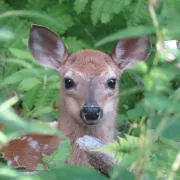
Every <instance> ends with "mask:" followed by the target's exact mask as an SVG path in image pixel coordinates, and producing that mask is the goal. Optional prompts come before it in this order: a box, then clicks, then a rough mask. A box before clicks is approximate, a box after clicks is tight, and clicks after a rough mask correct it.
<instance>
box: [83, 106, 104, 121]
mask: <svg viewBox="0 0 180 180" xmlns="http://www.w3.org/2000/svg"><path fill="white" fill-rule="evenodd" d="M81 112H82V113H83V116H84V118H85V119H86V120H98V119H99V117H100V116H101V112H102V110H101V108H100V107H98V106H85V107H83V109H82V111H81Z"/></svg>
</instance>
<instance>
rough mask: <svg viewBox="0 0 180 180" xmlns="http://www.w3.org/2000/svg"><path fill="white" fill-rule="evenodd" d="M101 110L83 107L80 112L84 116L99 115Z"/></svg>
mask: <svg viewBox="0 0 180 180" xmlns="http://www.w3.org/2000/svg"><path fill="white" fill-rule="evenodd" d="M100 111H101V109H100V108H99V107H84V108H83V110H82V112H83V113H84V114H87V113H94V114H96V113H100Z"/></svg>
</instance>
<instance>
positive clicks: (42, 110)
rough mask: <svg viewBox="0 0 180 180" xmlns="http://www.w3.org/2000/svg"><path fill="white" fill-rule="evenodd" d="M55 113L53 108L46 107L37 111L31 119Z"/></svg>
mask: <svg viewBox="0 0 180 180" xmlns="http://www.w3.org/2000/svg"><path fill="white" fill-rule="evenodd" d="M53 111H54V109H53V107H48V106H45V107H42V108H38V109H36V110H35V111H34V112H33V113H32V115H31V117H37V116H40V115H42V114H46V113H50V112H53Z"/></svg>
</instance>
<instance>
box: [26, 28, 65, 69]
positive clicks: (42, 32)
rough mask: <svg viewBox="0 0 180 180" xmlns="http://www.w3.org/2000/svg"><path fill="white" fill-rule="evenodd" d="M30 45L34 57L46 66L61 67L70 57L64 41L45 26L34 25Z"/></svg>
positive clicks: (31, 30)
mask: <svg viewBox="0 0 180 180" xmlns="http://www.w3.org/2000/svg"><path fill="white" fill-rule="evenodd" d="M28 46H29V49H30V52H31V54H32V55H33V56H34V58H35V59H36V60H37V61H38V62H39V63H40V64H41V65H43V66H46V67H50V68H54V69H59V68H60V67H61V66H62V64H63V63H64V62H65V60H66V59H67V57H68V52H67V49H66V46H65V45H64V43H63V41H62V40H61V39H60V38H59V37H58V36H57V35H56V34H55V33H54V32H52V31H50V30H49V29H48V28H46V27H43V26H38V25H32V27H31V29H30V35H29V42H28Z"/></svg>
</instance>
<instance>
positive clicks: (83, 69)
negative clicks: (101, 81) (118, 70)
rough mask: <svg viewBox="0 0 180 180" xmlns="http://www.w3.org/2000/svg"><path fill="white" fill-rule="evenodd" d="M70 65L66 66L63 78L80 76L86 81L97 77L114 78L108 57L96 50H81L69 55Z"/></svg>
mask: <svg viewBox="0 0 180 180" xmlns="http://www.w3.org/2000/svg"><path fill="white" fill-rule="evenodd" d="M70 59H72V64H71V65H68V67H69V68H68V71H67V72H66V74H65V76H69V77H73V76H76V75H77V76H81V77H84V78H86V79H88V78H91V77H97V76H104V77H105V76H115V73H114V71H113V68H112V67H111V66H110V64H109V63H108V62H110V59H111V58H110V56H109V55H107V54H105V53H103V52H101V51H97V50H81V51H78V52H76V53H75V54H73V55H71V57H70Z"/></svg>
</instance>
